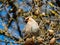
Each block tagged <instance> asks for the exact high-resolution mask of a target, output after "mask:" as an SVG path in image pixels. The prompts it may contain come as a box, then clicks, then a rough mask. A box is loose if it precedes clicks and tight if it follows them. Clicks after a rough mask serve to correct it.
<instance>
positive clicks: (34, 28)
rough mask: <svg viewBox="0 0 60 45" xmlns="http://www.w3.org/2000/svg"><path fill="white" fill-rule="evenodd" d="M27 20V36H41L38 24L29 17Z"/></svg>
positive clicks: (25, 31)
mask: <svg viewBox="0 0 60 45" xmlns="http://www.w3.org/2000/svg"><path fill="white" fill-rule="evenodd" d="M25 20H26V21H27V24H26V26H25V28H24V30H23V32H24V33H25V34H30V35H31V34H32V35H33V36H37V35H39V34H38V33H39V26H38V23H37V22H36V21H35V20H34V19H33V18H32V17H31V16H29V17H27V18H25Z"/></svg>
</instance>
